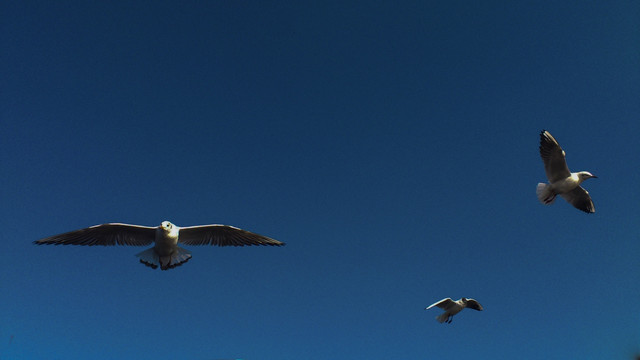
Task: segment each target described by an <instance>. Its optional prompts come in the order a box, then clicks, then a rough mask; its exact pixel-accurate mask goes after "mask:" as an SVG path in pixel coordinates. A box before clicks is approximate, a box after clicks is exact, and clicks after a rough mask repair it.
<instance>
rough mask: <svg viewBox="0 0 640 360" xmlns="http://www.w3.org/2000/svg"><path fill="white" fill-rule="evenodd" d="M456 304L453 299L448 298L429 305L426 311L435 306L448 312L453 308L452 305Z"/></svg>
mask: <svg viewBox="0 0 640 360" xmlns="http://www.w3.org/2000/svg"><path fill="white" fill-rule="evenodd" d="M455 303H456V302H455V301H453V300H451V298H446V299H442V300H440V301H438V302H436V303H433V304H431V305H429V306H428V307H427V308H426V309H425V310H429V309H431V308H432V307H434V306H437V307H439V308H440V309H444V310H447V309H448V308H450V307H451V305H453V304H455Z"/></svg>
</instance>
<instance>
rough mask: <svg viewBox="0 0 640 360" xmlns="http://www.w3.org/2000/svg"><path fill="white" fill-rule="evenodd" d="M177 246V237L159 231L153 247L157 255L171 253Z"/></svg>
mask: <svg viewBox="0 0 640 360" xmlns="http://www.w3.org/2000/svg"><path fill="white" fill-rule="evenodd" d="M177 246H178V237H177V236H175V237H174V236H171V235H169V234H165V233H161V234H158V235H157V236H156V244H155V246H154V247H153V248H154V250H155V251H156V253H157V254H158V255H159V256H169V255H171V254H172V253H173V252H174V251H175V249H176V247H177Z"/></svg>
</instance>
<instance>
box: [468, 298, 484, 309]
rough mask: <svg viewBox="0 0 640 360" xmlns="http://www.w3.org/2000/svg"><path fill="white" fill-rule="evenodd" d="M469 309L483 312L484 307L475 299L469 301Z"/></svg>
mask: <svg viewBox="0 0 640 360" xmlns="http://www.w3.org/2000/svg"><path fill="white" fill-rule="evenodd" d="M467 307H468V308H470V309H473V310H478V311H482V310H483V309H482V305H480V303H479V302H477V301H476V300H474V299H467Z"/></svg>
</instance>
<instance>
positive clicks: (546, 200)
mask: <svg viewBox="0 0 640 360" xmlns="http://www.w3.org/2000/svg"><path fill="white" fill-rule="evenodd" d="M536 195H537V196H538V200H540V202H541V203H543V204H545V205H550V204H553V201H554V200H555V199H556V194H554V193H553V191H552V190H551V185H549V184H545V183H538V187H536Z"/></svg>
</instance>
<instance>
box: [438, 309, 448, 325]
mask: <svg viewBox="0 0 640 360" xmlns="http://www.w3.org/2000/svg"><path fill="white" fill-rule="evenodd" d="M447 319H449V315H448V314H447V312H446V311H445V312H443V313H442V314H440V315H438V316H436V320H438V322H439V323H440V324H442V323H443V322H445V321H447Z"/></svg>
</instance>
